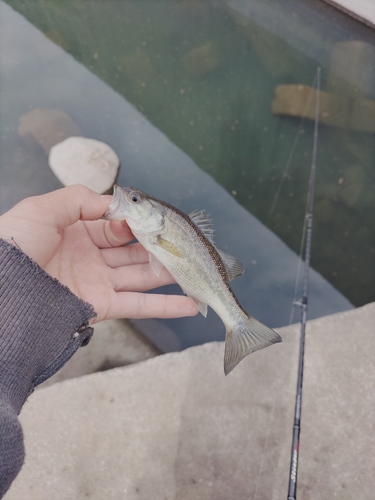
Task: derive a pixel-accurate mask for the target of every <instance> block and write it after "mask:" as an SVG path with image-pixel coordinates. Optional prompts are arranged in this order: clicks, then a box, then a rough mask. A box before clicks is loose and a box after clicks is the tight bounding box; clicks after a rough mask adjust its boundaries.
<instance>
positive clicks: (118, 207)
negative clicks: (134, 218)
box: [103, 184, 129, 220]
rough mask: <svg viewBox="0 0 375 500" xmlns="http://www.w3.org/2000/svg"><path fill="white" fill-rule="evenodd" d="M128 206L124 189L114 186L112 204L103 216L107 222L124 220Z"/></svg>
mask: <svg viewBox="0 0 375 500" xmlns="http://www.w3.org/2000/svg"><path fill="white" fill-rule="evenodd" d="M128 206H129V203H128V202H127V201H126V199H125V196H124V195H123V193H122V189H121V188H120V187H119V186H117V185H116V184H115V185H114V186H113V195H112V200H111V203H110V205H109V207H108V210H107V211H106V213H105V214H104V215H103V218H104V219H107V220H124V219H125V214H126V209H127V207H128Z"/></svg>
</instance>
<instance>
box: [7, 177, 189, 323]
mask: <svg viewBox="0 0 375 500" xmlns="http://www.w3.org/2000/svg"><path fill="white" fill-rule="evenodd" d="M110 201H111V197H110V196H100V195H99V194H96V193H94V192H93V191H91V190H90V189H88V188H86V187H84V186H78V185H76V186H69V187H66V188H63V189H59V190H57V191H53V192H51V193H48V194H44V195H41V196H35V197H31V198H26V199H25V200H23V201H21V202H20V203H18V204H17V205H16V206H15V207H13V208H12V209H11V210H9V211H8V212H7V213H5V214H4V215H2V216H1V217H0V238H3V239H5V240H7V241H8V242H12V241H13V242H14V243H15V244H16V245H17V246H18V247H19V248H20V249H21V250H22V251H23V252H24V253H25V254H27V255H28V256H29V257H31V258H32V259H33V260H34V261H35V262H37V264H39V266H40V267H41V268H43V269H44V270H45V271H46V272H47V273H48V274H50V275H51V276H52V277H54V278H57V279H58V280H59V281H60V282H61V283H63V284H64V285H66V286H67V287H69V288H70V290H71V291H72V292H73V293H74V294H75V295H77V296H78V297H80V298H81V299H82V300H84V301H86V302H89V303H90V304H91V305H92V306H93V307H94V309H95V312H96V313H97V317H96V318H94V319H93V322H94V323H97V322H99V321H102V320H104V319H114V318H179V317H182V316H193V315H195V314H197V312H198V311H197V308H196V307H195V305H194V304H193V302H192V301H191V300H190V299H189V298H187V297H184V296H179V295H161V294H158V295H155V294H145V293H141V292H144V291H146V290H150V289H152V288H156V287H159V286H162V285H166V284H169V283H174V280H173V278H172V277H171V275H170V274H169V273H168V271H166V269H165V268H164V269H163V271H162V272H161V274H160V276H159V277H157V276H156V275H155V274H154V273H153V271H152V270H151V268H150V265H149V263H148V254H147V251H146V250H145V249H144V248H143V247H142V246H141V245H140V244H139V243H135V244H132V245H128V246H126V247H123V245H125V244H126V243H129V242H130V241H132V240H133V239H134V236H133V234H132V233H131V231H130V229H129V227H128V226H127V224H126V222H124V221H105V220H98V219H100V217H102V216H103V214H104V213H105V212H106V210H107V209H108V207H109V204H110Z"/></svg>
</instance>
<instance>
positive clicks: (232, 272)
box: [216, 248, 245, 281]
mask: <svg viewBox="0 0 375 500" xmlns="http://www.w3.org/2000/svg"><path fill="white" fill-rule="evenodd" d="M216 250H217V251H218V253H219V255H220V258H221V260H222V261H223V264H224V266H225V269H226V271H227V273H228V279H229V281H232V280H234V278H238V276H242V275H243V273H244V272H245V268H244V267H243V265H242V264H241V262H240V261H239V260H237V259H236V258H235V257H232V255H229V254H228V253H225V252H223V251H222V250H219V249H218V248H217V249H216Z"/></svg>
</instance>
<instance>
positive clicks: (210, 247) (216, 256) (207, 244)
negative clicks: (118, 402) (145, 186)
mask: <svg viewBox="0 0 375 500" xmlns="http://www.w3.org/2000/svg"><path fill="white" fill-rule="evenodd" d="M130 189H134V191H139V190H137V189H135V188H130ZM142 192H143V191H142ZM144 194H145V195H146V196H147V197H148V198H149V199H150V200H154V201H156V202H157V203H160V205H163V206H165V207H166V208H169V210H171V211H172V212H175V213H176V214H177V215H179V216H180V217H182V218H183V219H184V220H185V221H186V222H187V223H188V224H189V226H190V227H191V228H192V229H193V230H194V231H195V232H196V234H197V236H198V237H199V239H200V240H201V242H202V243H203V245H204V246H205V247H206V248H207V250H208V253H209V254H210V255H211V257H212V258H213V260H214V262H215V264H216V266H217V268H218V270H219V273H220V275H221V278H222V280H223V282H224V283H225V286H226V287H227V289H228V291H229V292H230V294H231V295H232V297H233V298H234V300H235V301H236V304H237V305H238V307H239V308H240V309H241V311H242V312H243V313H245V314H246V316H248V317H249V315H248V313H247V312H246V311H245V309H244V308H243V307H242V306H241V304H240V303H239V302H238V299H237V297H236V296H235V294H234V292H233V290H232V288H231V286H230V284H229V279H228V274H227V270H226V269H225V266H224V263H223V261H222V260H221V257H220V255H219V253H218V251H217V250H216V248H215V247H214V245H212V243H211V242H210V241H208V239H207V238H206V237H205V235H204V234H203V233H202V231H201V230H200V229H199V227H198V226H197V225H196V224H195V223H194V221H192V220H191V218H190V217H189V216H188V215H187V214H185V213H184V212H182V211H181V210H180V209H178V208H177V207H175V206H173V205H171V204H170V203H168V202H167V201H164V200H159V198H155V197H154V196H151V195H149V194H147V193H144Z"/></svg>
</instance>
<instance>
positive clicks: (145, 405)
mask: <svg viewBox="0 0 375 500" xmlns="http://www.w3.org/2000/svg"><path fill="white" fill-rule="evenodd" d="M374 322H375V303H374V304H370V305H367V306H365V307H363V308H360V309H356V310H353V311H348V312H344V313H338V314H336V315H332V316H328V317H324V318H320V319H317V320H313V321H311V322H309V323H308V325H307V344H306V362H305V366H306V372H305V381H304V395H303V414H302V434H301V448H300V450H301V462H300V470H299V477H298V481H299V482H298V487H299V490H298V492H299V498H301V499H304V500H310V499H317V498H319V500H325V499H327V500H328V499H330V500H331V499H333V498H340V499H344V500H349V499H354V498H356V499H358V498H360V499H361V500H367V499H368V500H370V499H373V498H374V486H375V484H374V483H375V479H374V473H373V471H374V470H375V458H374V457H375V453H374V449H375V433H374V422H375V417H374V414H375V412H374V410H375V408H374V397H373V388H374V385H375V368H374V355H375V343H374V342H373V334H374ZM280 333H281V334H282V336H283V339H284V342H283V343H282V344H277V345H275V346H272V347H270V348H268V349H265V350H263V351H261V352H257V353H254V354H253V355H251V356H249V357H247V358H246V359H245V360H244V361H242V362H241V363H240V365H239V366H238V367H237V368H236V369H235V370H234V371H233V373H231V374H230V375H229V376H228V377H224V375H223V344H222V343H211V344H205V345H203V346H198V347H193V348H190V349H188V350H186V351H183V352H179V353H171V354H166V355H163V356H158V357H155V358H153V359H149V360H147V361H145V362H142V363H137V364H133V365H130V366H127V367H124V368H115V369H113V370H108V371H105V372H101V373H95V374H92V375H87V376H84V377H81V378H76V379H71V380H66V381H64V382H61V383H57V384H54V385H53V386H51V387H47V388H44V389H40V390H38V391H36V392H35V393H34V394H33V395H32V396H31V397H30V398H29V401H28V403H27V404H26V405H25V407H24V409H23V411H22V414H21V417H20V419H21V422H22V425H23V428H24V433H25V444H26V453H27V455H26V463H25V465H24V467H23V469H22V471H21V473H20V475H19V476H18V478H17V479H16V481H15V482H14V483H13V485H12V487H11V489H10V491H9V492H8V493H7V495H6V496H5V499H6V500H21V499H22V500H31V499H33V500H34V499H38V500H47V499H48V500H50V499H52V498H53V499H54V500H60V499H67V498H72V499H73V498H74V499H75V500H81V499H82V500H83V499H86V498H91V499H98V500H99V499H104V498H105V499H116V500H117V499H123V498H125V499H130V500H132V499H144V500H146V499H147V500H149V499H153V500H159V499H160V500H162V499H163V500H164V499H175V500H177V499H178V500H185V499H186V500H188V499H189V500H190V499H199V500H206V499H215V500H216V499H217V500H231V499H233V500H234V499H236V500H238V499H253V500H260V499H272V500H276V499H285V498H286V494H287V482H288V474H289V460H290V448H291V434H292V425H293V410H294V393H295V384H296V365H297V357H298V342H299V326H298V325H292V326H290V327H285V328H282V329H280Z"/></svg>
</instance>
